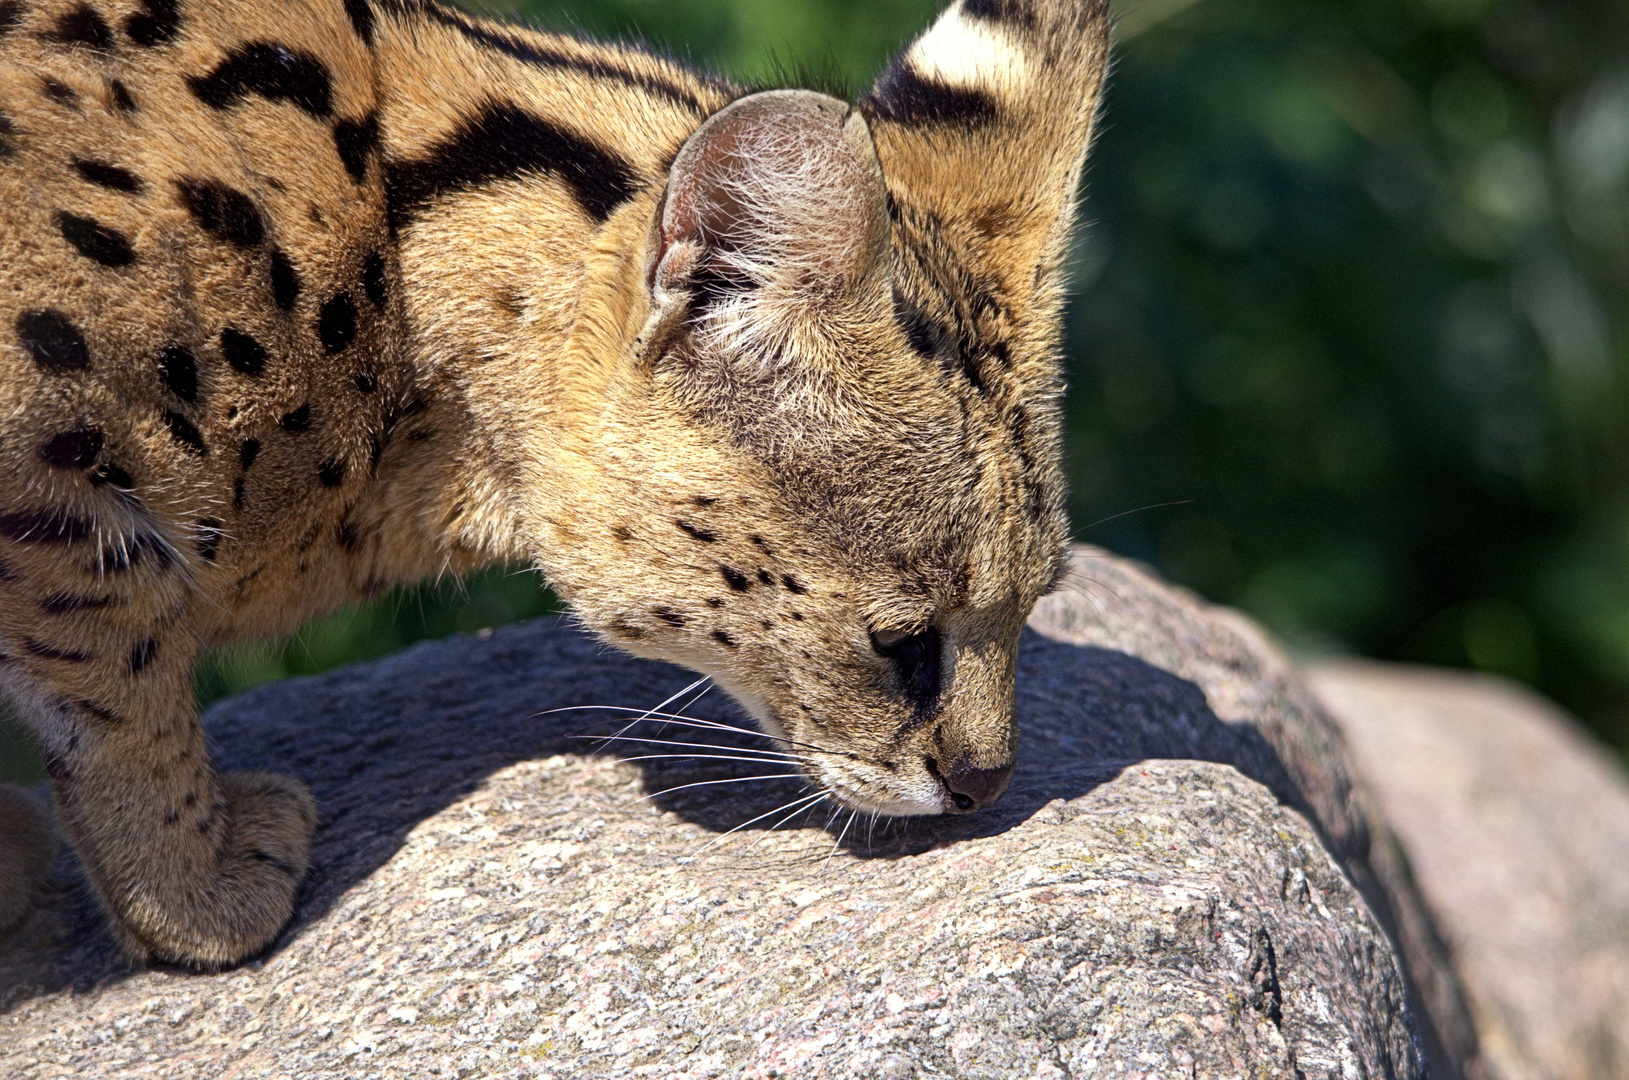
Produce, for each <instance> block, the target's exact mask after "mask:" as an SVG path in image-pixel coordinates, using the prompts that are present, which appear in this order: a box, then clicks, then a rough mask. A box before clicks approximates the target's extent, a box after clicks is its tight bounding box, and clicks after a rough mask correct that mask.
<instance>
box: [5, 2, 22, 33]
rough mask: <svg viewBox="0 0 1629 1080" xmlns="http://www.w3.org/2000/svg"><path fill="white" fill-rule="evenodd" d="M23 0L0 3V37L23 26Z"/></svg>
mask: <svg viewBox="0 0 1629 1080" xmlns="http://www.w3.org/2000/svg"><path fill="white" fill-rule="evenodd" d="M23 15H24V10H23V0H4V2H3V3H0V37H5V36H6V35H7V34H9V33H11V32H12V31H13V30H15V29H17V28H18V27H19V26H21V25H22V24H23Z"/></svg>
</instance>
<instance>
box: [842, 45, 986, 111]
mask: <svg viewBox="0 0 1629 1080" xmlns="http://www.w3.org/2000/svg"><path fill="white" fill-rule="evenodd" d="M860 108H861V109H862V110H863V111H864V112H865V113H866V115H867V117H868V118H870V119H876V120H887V121H890V122H892V123H895V124H905V125H907V126H918V125H920V126H928V125H937V124H953V125H959V126H962V127H970V128H977V127H983V126H984V125H986V124H990V123H993V122H994V121H995V119H996V115H997V111H996V104H995V100H994V99H993V98H991V97H990V95H989V94H987V93H985V92H984V91H983V90H981V89H978V88H976V87H969V86H951V85H948V84H946V83H942V82H936V81H934V80H933V79H929V78H925V77H923V76H922V75H921V74H919V73H918V72H917V71H916V69H915V68H913V67H912V66H911V65H910V63H909V61H908V60H907V59H906V58H904V57H901V58H899V59H898V60H895V61H894V62H893V63H892V64H891V65H889V67H888V70H887V71H886V72H884V73H883V76H882V78H880V79H878V80H877V85H876V86H874V87H873V88H872V89H871V90H870V91H869V92H868V93H867V94H866V95H865V96H864V97H863V98H861V99H860Z"/></svg>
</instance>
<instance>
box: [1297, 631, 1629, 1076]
mask: <svg viewBox="0 0 1629 1080" xmlns="http://www.w3.org/2000/svg"><path fill="white" fill-rule="evenodd" d="M1308 681H1309V683H1310V684H1311V686H1312V688H1313V690H1314V691H1315V692H1316V693H1317V694H1318V696H1319V698H1320V700H1322V701H1323V702H1324V703H1325V705H1327V707H1328V708H1329V710H1330V712H1331V713H1332V714H1333V716H1334V717H1335V719H1336V721H1337V722H1338V723H1339V725H1340V726H1341V728H1342V730H1343V731H1344V732H1345V733H1346V736H1347V738H1348V740H1349V741H1350V743H1351V746H1352V751H1353V757H1354V758H1355V760H1356V762H1357V766H1358V771H1359V772H1360V773H1361V774H1362V775H1364V776H1366V777H1367V778H1368V779H1369V781H1370V784H1371V787H1372V788H1373V790H1374V791H1375V793H1376V796H1377V797H1378V799H1379V802H1380V805H1381V809H1382V812H1383V813H1384V814H1385V817H1386V819H1387V821H1388V822H1389V823H1390V824H1391V826H1392V828H1393V829H1394V830H1395V832H1396V833H1397V835H1398V837H1399V839H1400V840H1401V841H1402V844H1403V847H1404V848H1405V849H1406V850H1407V852H1408V855H1409V859H1410V861H1411V863H1412V865H1413V868H1414V874H1415V878H1416V880H1417V881H1418V883H1419V887H1420V891H1421V893H1422V894H1423V896H1424V899H1425V901H1426V903H1427V904H1428V905H1429V907H1430V909H1431V910H1432V911H1433V912H1434V914H1435V916H1436V922H1437V925H1438V926H1440V927H1441V928H1442V932H1443V934H1444V936H1445V938H1446V939H1447V944H1448V947H1449V952H1450V954H1451V955H1452V957H1453V962H1454V966H1455V968H1456V970H1457V971H1458V972H1459V975H1460V978H1461V982H1462V984H1463V985H1464V987H1465V989H1466V995H1467V998H1468V1000H1469V1003H1470V1006H1471V1011H1472V1015H1473V1016H1474V1018H1475V1021H1476V1026H1477V1028H1478V1030H1479V1032H1480V1034H1481V1045H1482V1047H1483V1053H1484V1056H1485V1057H1486V1058H1487V1059H1488V1061H1489V1062H1490V1063H1492V1064H1493V1066H1494V1067H1495V1068H1496V1071H1497V1073H1498V1074H1499V1075H1501V1076H1504V1077H1507V1078H1509V1080H1546V1078H1549V1080H1618V1078H1621V1077H1629V777H1626V776H1625V774H1624V770H1623V767H1622V764H1621V763H1620V762H1619V761H1617V760H1616V759H1614V758H1613V757H1612V756H1611V755H1610V753H1609V752H1608V751H1607V750H1606V749H1605V748H1604V747H1601V746H1599V745H1598V744H1596V743H1594V742H1593V741H1591V740H1590V739H1589V738H1588V736H1586V735H1585V734H1584V733H1583V732H1582V731H1581V730H1580V729H1579V727H1578V725H1577V724H1576V723H1574V722H1573V721H1572V720H1571V718H1569V717H1568V716H1566V715H1565V714H1563V713H1562V712H1561V711H1560V710H1559V709H1557V708H1556V707H1555V706H1554V705H1553V704H1551V703H1550V702H1548V701H1546V700H1544V699H1543V698H1540V697H1538V696H1537V695H1536V694H1534V693H1532V692H1531V691H1529V690H1526V689H1523V688H1521V687H1518V686H1515V685H1513V684H1510V683H1506V682H1503V681H1501V680H1497V679H1493V678H1489V677H1486V676H1478V675H1469V674H1465V673H1463V672H1452V671H1439V670H1433V669H1429V668H1409V667H1402V666H1397V665H1387V664H1372V663H1358V662H1345V663H1339V664H1322V665H1319V666H1317V667H1315V668H1313V669H1312V670H1311V671H1309V672H1308Z"/></svg>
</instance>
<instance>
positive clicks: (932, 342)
mask: <svg viewBox="0 0 1629 1080" xmlns="http://www.w3.org/2000/svg"><path fill="white" fill-rule="evenodd" d="M894 321H895V322H896V323H898V324H899V328H900V329H901V330H903V331H904V332H905V340H906V341H908V342H909V343H910V346H911V349H912V350H913V351H915V352H916V354H917V355H918V356H921V357H923V358H924V359H927V360H933V361H936V362H938V363H943V362H944V360H945V355H946V353H947V352H948V351H949V350H950V348H952V347H953V342H952V336H951V333H950V331H949V330H948V329H947V328H946V327H945V326H944V325H943V324H942V323H940V322H938V321H937V320H935V319H934V318H932V317H931V316H929V315H928V313H927V312H925V311H923V310H922V309H921V308H919V307H917V306H916V305H915V304H913V303H911V302H910V301H909V300H907V299H905V297H904V296H902V295H900V294H899V293H898V292H895V293H894Z"/></svg>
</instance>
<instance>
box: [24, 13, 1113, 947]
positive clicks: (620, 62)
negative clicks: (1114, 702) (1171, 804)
mask: <svg viewBox="0 0 1629 1080" xmlns="http://www.w3.org/2000/svg"><path fill="white" fill-rule="evenodd" d="M1106 34H1107V16H1106V13H1105V5H1104V3H1102V2H1101V0H999V2H998V0H959V2H958V3H957V4H955V5H954V6H953V7H951V8H950V10H949V11H947V12H946V13H945V14H944V15H943V17H942V18H940V19H939V21H938V22H937V23H936V24H935V25H934V26H933V28H932V29H931V30H929V31H928V32H927V33H926V34H925V35H924V36H923V37H922V38H921V39H920V40H918V41H917V42H916V43H915V44H913V45H912V46H911V47H910V48H909V49H908V50H907V51H906V52H905V53H904V54H903V55H901V56H900V58H899V59H898V60H896V61H895V62H894V64H893V65H892V66H891V67H890V68H889V69H888V70H887V72H886V73H885V74H884V75H883V76H882V78H881V79H880V80H879V81H878V83H877V84H876V86H875V87H874V88H873V89H872V90H871V91H870V92H869V93H868V94H866V95H865V96H864V97H862V98H861V100H860V101H859V102H858V104H857V105H853V106H851V105H849V104H846V103H844V102H841V101H837V100H835V99H832V98H830V97H826V96H823V95H820V94H815V93H813V92H809V91H772V92H762V93H756V94H749V93H748V92H747V91H746V90H744V89H743V88H741V87H737V86H735V85H732V84H730V83H728V82H725V81H722V80H719V79H716V78H712V77H709V76H705V75H702V74H699V73H697V72H695V71H692V70H690V69H688V68H686V67H683V66H681V65H679V64H676V63H674V62H672V61H670V60H667V59H664V58H662V57H660V56H656V55H653V54H650V53H646V52H642V51H639V50H637V49H633V48H629V47H624V46H606V45H598V44H594V43H589V42H583V41H578V40H574V39H571V38H568V37H560V36H554V35H549V34H542V33H536V32H532V31H529V30H523V29H519V28H516V27H512V26H506V25H502V24H499V23H495V22H489V21H484V20H480V19H476V18H473V17H471V16H468V15H465V14H463V13H462V12H459V11H457V10H456V9H453V8H450V7H445V6H442V5H441V4H439V3H437V2H434V0H279V2H277V3H272V2H270V0H5V2H4V3H0V268H3V269H0V279H3V281H4V283H5V285H6V286H7V287H6V288H5V289H3V290H0V685H3V687H4V690H5V692H6V693H7V695H8V696H9V697H10V699H11V700H12V701H13V702H14V703H15V704H16V706H17V707H18V710H19V712H20V714H21V715H22V716H23V718H24V720H25V722H26V723H27V724H28V725H29V726H30V728H31V729H32V730H33V731H34V733H35V734H36V735H37V737H38V739H39V742H40V745H41V746H42V748H43V751H44V755H45V760H46V763H47V768H48V771H49V773H50V776H51V782H52V786H53V789H54V792H55V800H56V812H57V818H58V821H59V823H60V826H61V829H62V831H63V833H64V834H65V836H66V837H67V838H68V839H69V840H70V841H71V842H72V843H73V844H74V846H75V847H76V849H77V851H78V854H79V856H80V858H81V860H82V862H83V863H84V865H85V867H86V869H87V871H88V873H89V877H90V880H91V881H92V882H93V883H94V884H95V886H96V888H97V889H98V890H99V892H100V895H101V898H102V900H103V902H104V903H105V905H106V907H107V909H108V911H109V912H110V914H111V915H112V918H113V923H114V925H115V927H116V928H117V930H118V932H119V934H120V935H121V938H122V939H123V940H124V941H125V943H126V944H127V945H128V947H129V948H130V950H131V952H132V953H133V954H134V955H136V956H142V957H148V956H152V957H162V958H167V959H171V960H176V961H180V962H184V963H190V964H195V965H200V966H206V967H209V966H220V965H225V964H230V963H234V962H237V961H239V960H241V959H243V958H244V957H246V956H249V955H252V954H254V953H255V952H256V951H258V950H260V949H262V948H263V947H264V946H265V945H266V944H267V943H268V942H269V941H270V940H271V939H272V937H273V936H274V935H275V934H276V933H277V931H278V930H279V929H280V928H281V926H282V925H283V924H284V922H285V921H286V920H287V918H288V916H289V914H290V911H291V905H292V900H293V896H294V891H295V888H296V886H297V884H298V882H299V880H300V877H301V875H302V874H303V873H304V870H305V866H306V848H307V844H308V841H309V838H310V835H311V830H312V828H313V826H314V822H315V813H314V807H313V804H312V802H311V799H310V796H309V795H308V794H307V793H306V792H305V790H304V788H303V787H301V786H300V785H299V784H298V783H296V782H295V781H293V780H290V779H288V778H286V777H280V776H273V775H268V774H227V775H223V774H220V773H217V772H215V771H214V769H213V768H212V766H211V764H210V761H209V755H208V750H207V747H206V745H205V741H204V737H203V735H202V732H201V730H200V728H199V726H198V723H197V717H196V713H195V707H194V704H193V697H192V682H191V679H192V666H193V663H194V661H195V658H196V656H197V654H198V651H199V650H200V649H201V648H204V647H207V646H212V645H216V644H220V643H223V642H227V641H231V640H235V639H240V638H243V637H246V636H265V635H274V634H280V633H285V632H287V631H290V630H292V629H294V628H296V627H297V626H298V625H300V624H301V623H302V622H304V621H305V620H307V619H309V618H311V617H312V616H314V615H316V614H319V613H321V612H324V611H327V610H330V609H332V608H333V607H335V606H336V605H340V604H344V603H347V602H352V601H356V600H360V599H363V598H366V597H368V596H371V595H374V594H376V593H378V592H379V591H380V590H382V589H385V588H388V587H390V586H391V585H393V584H395V583H397V582H405V581H414V580H418V579H421V578H424V577H425V576H427V575H432V574H439V573H443V572H447V571H451V572H464V571H468V570H471V569H474V568H476V567H479V566H482V565H486V564H489V563H492V562H495V561H500V560H525V561H528V562H530V563H532V564H533V565H535V566H537V567H538V568H540V569H541V570H542V571H543V572H544V573H545V574H546V575H547V577H548V579H549V581H550V582H551V583H552V584H553V585H554V587H555V588H556V589H557V590H558V591H559V592H560V594H561V595H562V596H564V597H565V598H567V599H568V600H569V601H570V602H571V603H572V604H573V605H574V607H575V609H576V611H577V612H578V614H579V615H580V617H581V619H582V621H583V622H584V623H585V624H586V625H587V626H588V627H590V628H591V629H592V630H594V631H595V632H597V633H599V634H601V635H603V636H604V637H605V638H606V639H607V640H608V641H611V642H613V643H615V644H617V645H620V646H622V647H624V648H626V649H628V650H630V651H633V652H636V653H639V654H642V655H647V656H656V657H662V658H665V659H670V660H675V661H677V662H679V663H682V664H686V665H689V666H691V667H693V668H696V669H698V670H700V671H703V672H706V673H708V674H710V675H712V676H713V677H714V678H715V679H716V680H717V681H718V683H719V684H720V685H722V686H724V687H725V688H726V689H727V690H729V691H730V692H731V693H732V694H734V696H735V697H736V698H737V700H739V701H740V702H741V703H742V704H743V705H744V706H745V707H746V708H747V709H748V710H749V711H750V712H751V713H752V714H753V715H754V716H755V717H756V718H757V719H758V721H759V722H760V723H761V724H762V725H763V727H764V728H765V729H766V730H767V731H768V732H769V733H771V734H772V735H776V736H780V737H784V738H786V739H787V740H788V744H787V745H788V746H813V747H819V748H821V749H822V750H823V751H826V752H823V753H813V752H811V753H809V754H807V755H805V758H806V764H805V768H806V771H807V772H808V774H809V776H810V777H811V779H812V780H813V781H814V782H815V783H817V784H819V785H821V786H823V787H824V788H826V789H827V790H828V791H829V792H830V793H831V794H832V796H833V798H834V799H836V800H837V801H838V802H840V803H842V804H846V805H849V806H852V807H857V808H863V809H870V810H876V811H879V812H882V813H887V814H912V813H940V812H945V811H962V810H970V809H976V808H977V807H979V806H982V805H985V804H987V803H988V802H990V801H992V800H993V799H994V798H995V797H997V796H998V795H999V794H1000V792H1001V790H1002V789H1003V788H1004V787H1005V784H1006V780H1007V777H1008V775H1009V774H1010V771H1011V767H1012V755H1013V746H1014V742H1015V739H1014V731H1013V671H1014V655H1015V650H1016V644H1017V638H1018V633H1019V629H1020V627H1021V625H1022V620H1023V618H1024V615H1025V613H1026V612H1027V611H1028V609H1029V607H1030V605H1031V604H1032V603H1033V602H1034V600H1035V598H1036V597H1037V596H1038V595H1039V594H1040V593H1041V592H1042V591H1043V589H1044V588H1045V587H1046V586H1047V585H1048V583H1049V582H1050V581H1051V580H1052V578H1053V576H1054V568H1055V566H1056V564H1057V560H1058V558H1059V555H1060V552H1061V547H1062V543H1063V539H1064V521H1063V512H1062V493H1061V481H1060V476H1059V469H1058V417H1057V397H1058V392H1059V385H1058V367H1057V364H1056V362H1055V358H1054V351H1055V347H1056V339H1057V332H1058V315H1059V308H1060V304H1061V301H1062V288H1063V285H1062V281H1061V277H1060V273H1059V269H1060V265H1061V263H1062V259H1063V255H1064V248H1065V243H1066V238H1067V235H1068V228H1069V220H1070V215H1071V211H1072V207H1073V202H1074V193H1075V189H1076V187H1077V185H1078V179H1079V173H1080V169H1081V164H1082V160H1083V157H1084V154H1085V148H1086V144H1087V140H1088V135H1089V132H1090V129H1091V123H1092V118H1093V115H1094V110H1095V108H1096V101H1097V93H1098V88H1099V84H1100V81H1101V78H1102V73H1103V69H1104V63H1105V50H1106ZM22 813H23V811H18V814H22ZM22 862H27V863H28V865H29V866H32V867H35V868H36V869H37V867H38V866H39V865H42V864H43V860H42V859H40V858H37V857H35V858H32V859H31V860H22ZM18 865H21V862H19V863H18ZM30 873H32V871H31V872H30ZM30 873H24V872H22V871H21V870H19V869H17V867H16V866H14V867H11V868H9V869H8V868H7V867H0V915H5V914H6V913H9V912H15V911H17V910H20V908H21V901H20V900H19V897H20V896H23V894H24V893H25V892H26V888H27V887H28V881H29V880H30Z"/></svg>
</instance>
